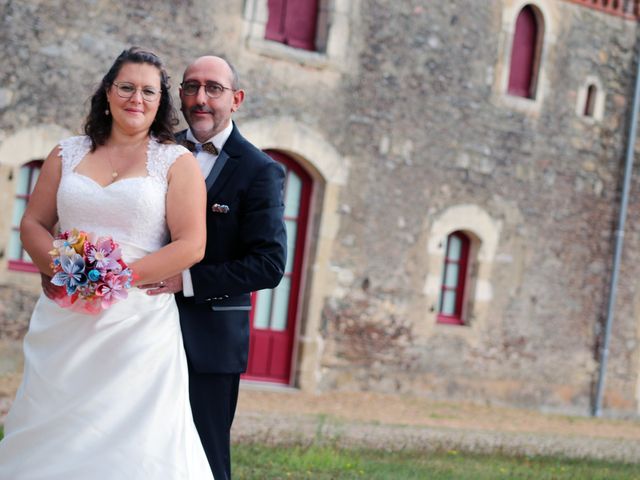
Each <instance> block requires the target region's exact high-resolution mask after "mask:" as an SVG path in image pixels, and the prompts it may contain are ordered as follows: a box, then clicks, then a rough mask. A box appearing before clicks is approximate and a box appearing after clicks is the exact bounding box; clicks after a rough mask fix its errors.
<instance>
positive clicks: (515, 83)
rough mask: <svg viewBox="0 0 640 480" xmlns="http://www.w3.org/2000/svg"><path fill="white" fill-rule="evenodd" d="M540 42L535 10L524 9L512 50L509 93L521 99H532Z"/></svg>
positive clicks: (518, 20)
mask: <svg viewBox="0 0 640 480" xmlns="http://www.w3.org/2000/svg"><path fill="white" fill-rule="evenodd" d="M537 41H538V26H537V23H536V17H535V14H534V12H533V9H532V8H531V7H529V6H527V7H524V8H523V9H522V10H521V11H520V14H519V15H518V19H517V20H516V31H515V33H514V35H513V48H512V49H511V71H510V74H509V90H508V91H509V93H510V94H512V95H517V96H519V97H526V98H532V97H533V95H532V93H533V92H532V88H531V87H532V84H533V75H534V62H535V54H536V47H537Z"/></svg>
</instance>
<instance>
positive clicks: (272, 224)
mask: <svg viewBox="0 0 640 480" xmlns="http://www.w3.org/2000/svg"><path fill="white" fill-rule="evenodd" d="M284 179H285V173H284V169H283V168H282V166H281V165H280V164H278V163H276V162H269V163H267V164H266V165H265V166H264V167H263V168H262V169H261V170H260V171H259V172H258V173H257V174H256V176H255V177H254V179H253V181H252V182H251V184H250V186H249V188H248V190H247V195H246V199H245V205H246V207H245V209H244V212H243V214H242V215H241V217H240V219H239V226H238V227H239V236H238V238H239V239H240V242H241V243H242V245H241V249H240V250H241V251H243V252H244V255H243V256H242V257H241V258H238V259H235V260H231V261H227V262H223V263H218V264H213V265H212V264H209V265H207V264H197V265H194V266H193V267H191V269H190V271H191V278H192V281H193V289H194V297H195V301H196V302H197V303H201V302H207V301H209V300H210V299H211V298H215V297H223V296H235V295H240V294H243V293H249V292H253V291H256V290H262V289H265V288H275V287H276V286H277V285H278V284H279V283H280V280H281V279H282V276H283V275H284V269H285V262H286V256H287V251H286V250H287V234H286V230H285V225H284V219H283V216H284V202H283V191H284Z"/></svg>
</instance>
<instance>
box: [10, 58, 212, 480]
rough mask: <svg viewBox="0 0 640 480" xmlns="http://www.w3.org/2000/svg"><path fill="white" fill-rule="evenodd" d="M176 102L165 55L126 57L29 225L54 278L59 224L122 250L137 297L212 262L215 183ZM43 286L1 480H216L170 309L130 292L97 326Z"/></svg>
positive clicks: (54, 169) (32, 210)
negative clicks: (194, 151)
mask: <svg viewBox="0 0 640 480" xmlns="http://www.w3.org/2000/svg"><path fill="white" fill-rule="evenodd" d="M168 89H169V85H168V76H167V73H166V71H165V70H164V67H163V65H162V63H161V61H160V59H159V58H158V57H157V56H156V55H154V54H153V53H151V52H148V51H144V50H141V49H139V48H136V47H134V48H130V49H129V50H125V51H124V52H122V53H121V54H120V56H119V57H118V58H117V59H116V61H115V63H114V64H113V66H112V67H111V69H110V70H109V71H108V72H107V74H106V75H105V76H104V78H103V79H102V83H101V85H100V87H99V88H98V89H97V91H96V92H95V94H94V95H93V97H92V99H91V111H90V113H89V115H88V117H87V120H86V123H85V128H84V130H85V133H86V135H85V136H79V137H72V138H68V139H66V140H63V141H62V142H61V143H60V145H58V146H57V147H56V148H55V149H54V150H53V151H52V152H51V153H50V154H49V156H48V157H47V159H46V161H45V163H44V166H43V168H42V172H41V175H40V178H39V179H38V183H37V185H36V186H35V189H34V192H33V195H32V196H31V199H30V201H29V205H28V207H27V210H26V212H25V214H24V217H23V220H22V223H21V238H22V241H23V244H24V247H25V249H26V250H27V251H28V253H29V255H30V256H31V258H32V259H33V261H34V263H35V264H36V265H37V266H38V268H39V269H40V271H41V272H42V273H43V277H44V276H47V277H50V276H51V275H52V269H51V266H50V262H51V257H50V256H49V253H48V252H49V251H50V250H51V249H52V241H53V238H52V235H51V234H50V232H51V231H52V230H53V229H54V227H55V225H56V224H58V228H59V230H61V231H66V230H71V229H73V228H76V229H78V230H82V231H85V232H92V233H94V234H95V235H97V236H110V237H112V238H113V239H114V241H115V242H117V243H119V244H120V246H121V247H122V253H123V258H124V260H125V261H126V262H127V264H128V265H129V267H130V268H131V269H132V271H133V279H134V280H133V282H132V283H133V286H136V285H145V284H150V283H154V282H159V281H160V280H162V279H164V278H168V277H170V276H172V275H175V274H177V273H179V272H181V271H182V270H184V269H186V268H188V267H189V266H191V265H192V264H194V263H196V262H197V261H199V260H200V259H201V258H202V256H203V254H204V248H205V196H206V193H205V187H204V182H203V180H202V176H201V173H200V170H199V167H198V165H197V163H196V160H195V159H194V158H193V156H192V155H191V154H190V153H188V151H187V150H186V149H184V148H183V147H181V146H178V145H176V144H175V143H174V142H173V134H172V127H173V123H174V122H173V119H174V118H175V117H174V110H173V107H172V104H171V97H170V95H169V91H168ZM43 285H44V287H45V291H47V295H41V297H40V299H39V300H38V302H37V304H36V306H35V309H34V312H33V315H32V317H31V322H30V326H29V331H28V333H27V335H26V337H25V339H24V356H25V367H24V376H23V380H22V384H21V386H20V388H19V390H18V393H17V395H16V399H15V401H14V404H13V406H12V408H11V411H10V413H9V415H8V417H7V419H6V423H5V438H4V440H2V442H0V478H2V479H11V480H39V479H42V480H45V479H46V480H87V479H92V480H116V479H117V480H121V479H135V480H150V479H163V480H173V479H185V480H187V479H189V480H200V479H203V480H212V479H213V477H212V474H211V470H210V468H209V465H208V462H207V458H206V456H205V453H204V450H203V448H202V445H201V443H200V439H199V437H198V433H197V431H196V429H195V427H194V424H193V420H192V416H191V410H190V406H189V399H188V385H187V365H186V360H185V354H184V349H183V346H182V337H181V333H180V324H179V320H178V311H177V308H176V304H175V302H174V297H173V295H169V294H165V295H148V294H146V293H145V291H144V290H141V289H137V288H132V289H130V290H129V294H128V298H127V299H125V300H121V301H119V302H117V303H115V304H113V305H112V306H111V307H109V308H108V309H107V310H103V311H102V313H100V314H98V315H90V314H84V313H78V312H75V311H72V310H70V309H65V308H61V307H60V306H58V304H57V303H55V302H54V301H52V300H50V299H49V298H47V297H48V296H49V297H50V296H52V292H53V289H57V288H58V287H55V286H53V285H50V284H43ZM54 294H55V295H60V292H59V291H55V293H54Z"/></svg>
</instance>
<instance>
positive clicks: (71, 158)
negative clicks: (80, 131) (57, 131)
mask: <svg viewBox="0 0 640 480" xmlns="http://www.w3.org/2000/svg"><path fill="white" fill-rule="evenodd" d="M58 147H59V148H58V155H59V156H60V157H61V158H62V163H63V164H64V165H68V166H73V165H74V164H76V163H77V162H79V161H80V160H82V158H83V157H84V156H85V155H86V154H87V152H89V150H90V149H91V138H89V137H88V136H87V135H76V136H74V137H67V138H65V139H63V140H61V141H60V142H59V143H58Z"/></svg>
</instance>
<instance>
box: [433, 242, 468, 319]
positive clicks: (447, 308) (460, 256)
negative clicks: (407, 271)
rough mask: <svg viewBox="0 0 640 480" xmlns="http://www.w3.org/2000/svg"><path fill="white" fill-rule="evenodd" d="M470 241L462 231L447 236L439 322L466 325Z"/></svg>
mask: <svg viewBox="0 0 640 480" xmlns="http://www.w3.org/2000/svg"><path fill="white" fill-rule="evenodd" d="M470 243H471V242H470V240H469V237H468V236H467V235H465V234H464V233H463V232H460V231H458V232H453V233H452V234H451V235H449V237H448V238H447V247H446V253H445V258H444V268H443V274H442V283H441V287H440V302H439V304H440V306H439V309H438V323H449V324H454V325H464V321H463V318H462V315H463V305H464V293H465V292H464V289H465V284H466V279H467V265H468V260H469V246H470Z"/></svg>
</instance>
